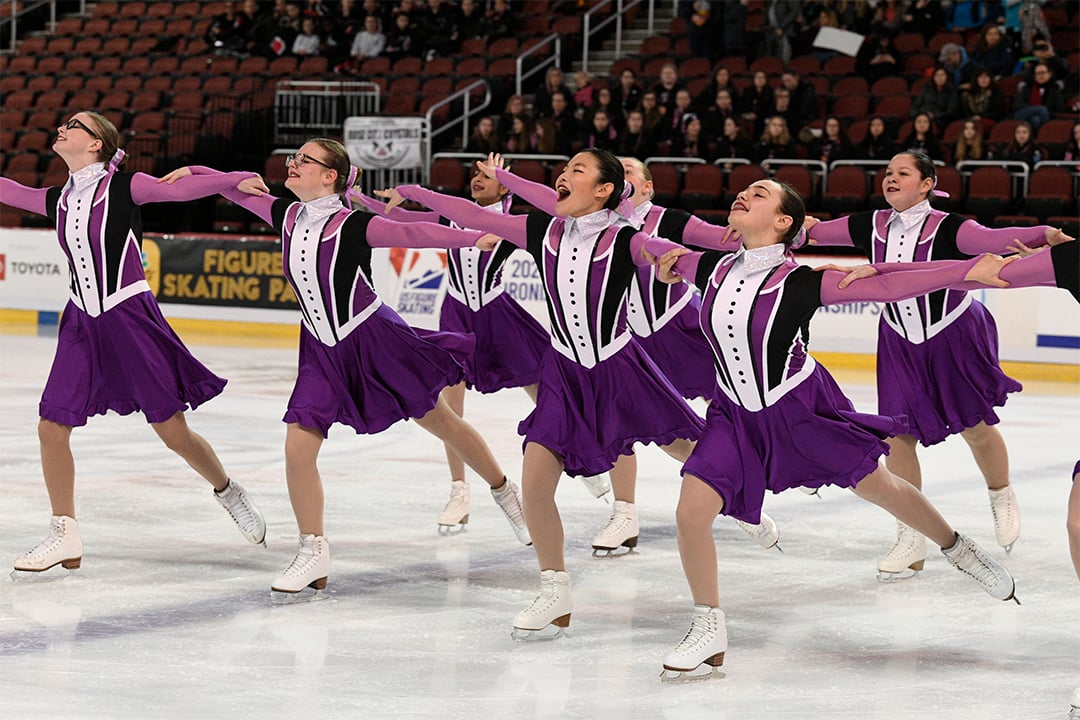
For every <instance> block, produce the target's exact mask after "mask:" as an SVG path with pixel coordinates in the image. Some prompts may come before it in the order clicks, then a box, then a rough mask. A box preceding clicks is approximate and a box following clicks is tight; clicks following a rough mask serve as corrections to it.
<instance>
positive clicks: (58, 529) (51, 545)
mask: <svg viewBox="0 0 1080 720" xmlns="http://www.w3.org/2000/svg"><path fill="white" fill-rule="evenodd" d="M64 536H65V534H64V528H63V527H62V526H61V525H60V524H59V523H54V524H53V525H52V526H50V527H49V537H47V538H45V539H44V540H42V541H41V542H39V543H38V544H37V545H35V546H34V547H33V548H32V549H31V550H30V551H29V552H27V553H26V557H27V558H40V557H44V556H46V555H48V554H50V553H52V552H55V550H56V549H57V548H58V547H60V545H61V544H62V543H63V542H64Z"/></svg>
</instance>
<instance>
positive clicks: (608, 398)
mask: <svg viewBox="0 0 1080 720" xmlns="http://www.w3.org/2000/svg"><path fill="white" fill-rule="evenodd" d="M703 426H704V423H703V421H702V419H701V418H700V417H698V415H697V414H696V413H695V412H694V411H693V409H692V408H691V407H690V406H689V405H687V404H686V401H685V400H683V399H682V398H681V397H680V396H679V391H678V390H676V389H675V388H674V386H672V384H671V382H669V381H668V379H667V378H665V377H664V375H663V373H661V372H660V370H659V368H657V367H656V364H655V363H653V361H652V360H650V359H649V356H648V355H646V354H645V353H644V352H642V350H641V348H640V347H638V345H637V343H636V342H635V341H634V340H631V341H630V342H629V343H628V344H627V345H626V347H624V348H623V349H622V350H620V351H619V352H618V353H616V354H615V355H614V356H612V357H610V358H608V359H607V360H605V361H604V362H602V363H599V364H598V365H596V366H595V367H592V368H584V367H582V366H581V365H578V364H577V363H575V362H574V361H573V360H570V359H569V358H567V357H566V356H564V355H563V354H562V353H560V352H559V351H558V350H556V349H555V348H553V347H550V346H549V347H548V350H547V352H546V353H545V354H544V358H543V361H542V362H541V364H540V387H539V388H538V392H537V398H536V409H535V410H533V411H532V413H530V414H529V416H528V417H527V418H525V419H524V420H522V421H521V423H519V424H518V434H520V435H524V436H525V441H524V443H523V444H522V445H523V446H524V445H525V444H527V443H530V442H534V443H537V444H539V445H543V446H544V447H546V448H547V449H548V450H551V451H552V452H553V453H555V454H556V455H558V456H559V457H560V458H561V459H562V462H563V467H564V468H565V470H566V473H567V474H568V475H586V476H588V475H599V474H600V473H603V472H607V471H608V470H610V469H611V468H612V466H614V465H615V461H616V460H617V459H618V458H619V456H620V455H632V454H633V452H634V443H637V442H641V443H650V442H651V443H656V444H657V445H667V444H668V443H671V442H674V441H675V440H678V439H687V440H697V438H698V436H699V435H700V434H701V429H702V427H703Z"/></svg>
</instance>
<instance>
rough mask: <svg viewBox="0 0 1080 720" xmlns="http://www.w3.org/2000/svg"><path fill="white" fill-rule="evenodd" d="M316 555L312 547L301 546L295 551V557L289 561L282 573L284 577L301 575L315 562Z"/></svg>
mask: <svg viewBox="0 0 1080 720" xmlns="http://www.w3.org/2000/svg"><path fill="white" fill-rule="evenodd" d="M315 561H316V556H315V550H314V548H307V547H301V548H300V549H299V550H297V551H296V557H294V558H293V560H292V562H291V563H289V567H287V568H285V572H284V573H282V575H284V576H285V577H301V576H303V575H304V574H305V573H307V571H308V569H309V568H310V567H311V566H312V565H314V564H315Z"/></svg>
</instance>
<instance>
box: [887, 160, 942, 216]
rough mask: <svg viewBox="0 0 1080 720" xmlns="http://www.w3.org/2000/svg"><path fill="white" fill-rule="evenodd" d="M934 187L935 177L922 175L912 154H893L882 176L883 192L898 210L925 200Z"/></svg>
mask: <svg viewBox="0 0 1080 720" xmlns="http://www.w3.org/2000/svg"><path fill="white" fill-rule="evenodd" d="M933 187H934V181H933V179H931V178H928V177H927V178H924V177H923V176H922V174H921V173H920V172H919V168H918V167H917V166H916V165H915V158H913V157H911V156H910V155H895V156H893V159H892V160H890V161H889V166H888V167H887V168H885V175H884V176H882V178H881V194H882V195H884V196H885V200H886V202H888V203H889V205H890V206H892V208H893V209H894V210H898V211H904V210H907V209H908V208H909V207H911V206H912V205H915V204H916V203H920V202H922V201H923V200H925V199H926V197H927V195H928V194H929V193H930V190H931V189H932V188H933Z"/></svg>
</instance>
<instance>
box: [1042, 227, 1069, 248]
mask: <svg viewBox="0 0 1080 720" xmlns="http://www.w3.org/2000/svg"><path fill="white" fill-rule="evenodd" d="M1075 239H1076V238H1074V237H1069V236H1068V235H1066V234H1065V233H1064V232H1062V230H1061V228H1047V229H1046V244H1047V245H1060V244H1061V243H1066V242H1070V241H1072V240H1075Z"/></svg>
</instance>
